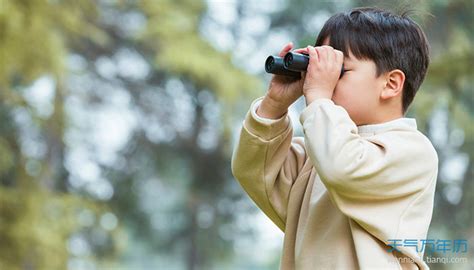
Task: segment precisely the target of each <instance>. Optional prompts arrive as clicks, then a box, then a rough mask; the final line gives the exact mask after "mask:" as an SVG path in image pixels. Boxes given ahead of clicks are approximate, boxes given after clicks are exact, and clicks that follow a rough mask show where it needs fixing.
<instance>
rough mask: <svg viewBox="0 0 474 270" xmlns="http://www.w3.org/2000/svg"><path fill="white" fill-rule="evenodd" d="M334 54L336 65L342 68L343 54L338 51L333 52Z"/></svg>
mask: <svg viewBox="0 0 474 270" xmlns="http://www.w3.org/2000/svg"><path fill="white" fill-rule="evenodd" d="M334 53H335V55H336V63H337V64H338V65H341V66H342V63H344V53H343V52H342V51H339V50H334Z"/></svg>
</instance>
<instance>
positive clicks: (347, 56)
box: [315, 8, 429, 125]
mask: <svg viewBox="0 0 474 270" xmlns="http://www.w3.org/2000/svg"><path fill="white" fill-rule="evenodd" d="M321 45H330V46H332V47H333V48H335V49H337V50H340V51H342V52H343V53H344V69H346V70H347V71H346V72H345V73H344V76H343V77H342V78H341V79H340V80H339V81H338V84H337V86H336V88H335V91H334V95H333V100H334V102H335V103H336V104H338V105H341V106H343V107H344V108H345V109H346V110H347V111H348V112H349V115H350V116H351V118H352V119H353V120H354V122H356V124H357V125H363V124H371V123H378V122H385V121H389V120H392V119H395V118H398V117H401V116H403V115H404V114H405V112H406V110H407V108H408V106H409V105H410V103H411V102H412V101H413V98H414V97H415V94H416V92H417V90H418V88H419V87H420V85H421V83H422V82H423V79H424V77H425V74H426V70H427V68H428V64H429V45H428V41H427V39H426V36H425V35H424V33H423V31H422V30H421V28H420V27H419V26H418V25H417V24H416V23H415V22H414V21H413V20H411V19H410V18H408V17H407V16H406V15H395V14H393V13H391V12H388V11H385V10H381V9H377V8H356V9H353V10H351V11H349V12H344V13H338V14H336V15H334V16H332V17H331V18H329V20H328V21H327V22H326V23H325V24H324V26H323V28H322V30H321V32H320V33H319V36H318V38H317V40H316V44H315V46H321Z"/></svg>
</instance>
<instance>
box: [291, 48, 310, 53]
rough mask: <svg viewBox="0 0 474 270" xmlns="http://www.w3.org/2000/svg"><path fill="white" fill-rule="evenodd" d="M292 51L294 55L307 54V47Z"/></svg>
mask: <svg viewBox="0 0 474 270" xmlns="http://www.w3.org/2000/svg"><path fill="white" fill-rule="evenodd" d="M293 51H294V52H296V53H308V47H305V48H298V49H294V50H293Z"/></svg>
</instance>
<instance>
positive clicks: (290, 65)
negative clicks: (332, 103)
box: [265, 52, 344, 79]
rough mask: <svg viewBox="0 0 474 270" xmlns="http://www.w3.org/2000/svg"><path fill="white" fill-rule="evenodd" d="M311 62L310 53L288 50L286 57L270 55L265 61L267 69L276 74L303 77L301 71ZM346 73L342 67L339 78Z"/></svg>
mask: <svg viewBox="0 0 474 270" xmlns="http://www.w3.org/2000/svg"><path fill="white" fill-rule="evenodd" d="M308 64H309V55H308V54H305V53H295V52H288V53H287V54H286V55H285V57H280V56H276V55H270V56H269V57H267V60H266V61H265V71H266V72H267V73H272V74H276V75H283V76H288V77H293V78H295V79H300V78H301V72H302V71H306V69H307V68H308ZM343 74H344V66H342V68H341V74H340V76H339V78H341V77H342V75H343Z"/></svg>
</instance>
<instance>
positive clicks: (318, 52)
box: [303, 46, 344, 105]
mask: <svg viewBox="0 0 474 270" xmlns="http://www.w3.org/2000/svg"><path fill="white" fill-rule="evenodd" d="M307 49H308V54H309V64H308V68H307V72H306V78H305V80H304V85H303V94H304V96H305V98H306V103H307V104H308V105H309V104H310V103H311V102H313V101H314V100H315V99H318V98H328V99H331V98H332V94H333V92H334V88H335V87H336V84H337V81H338V80H339V76H340V74H341V67H342V63H343V61H344V55H343V53H342V52H341V51H338V50H335V49H334V48H332V47H331V46H321V47H316V48H315V47H312V46H308V48H307Z"/></svg>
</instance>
